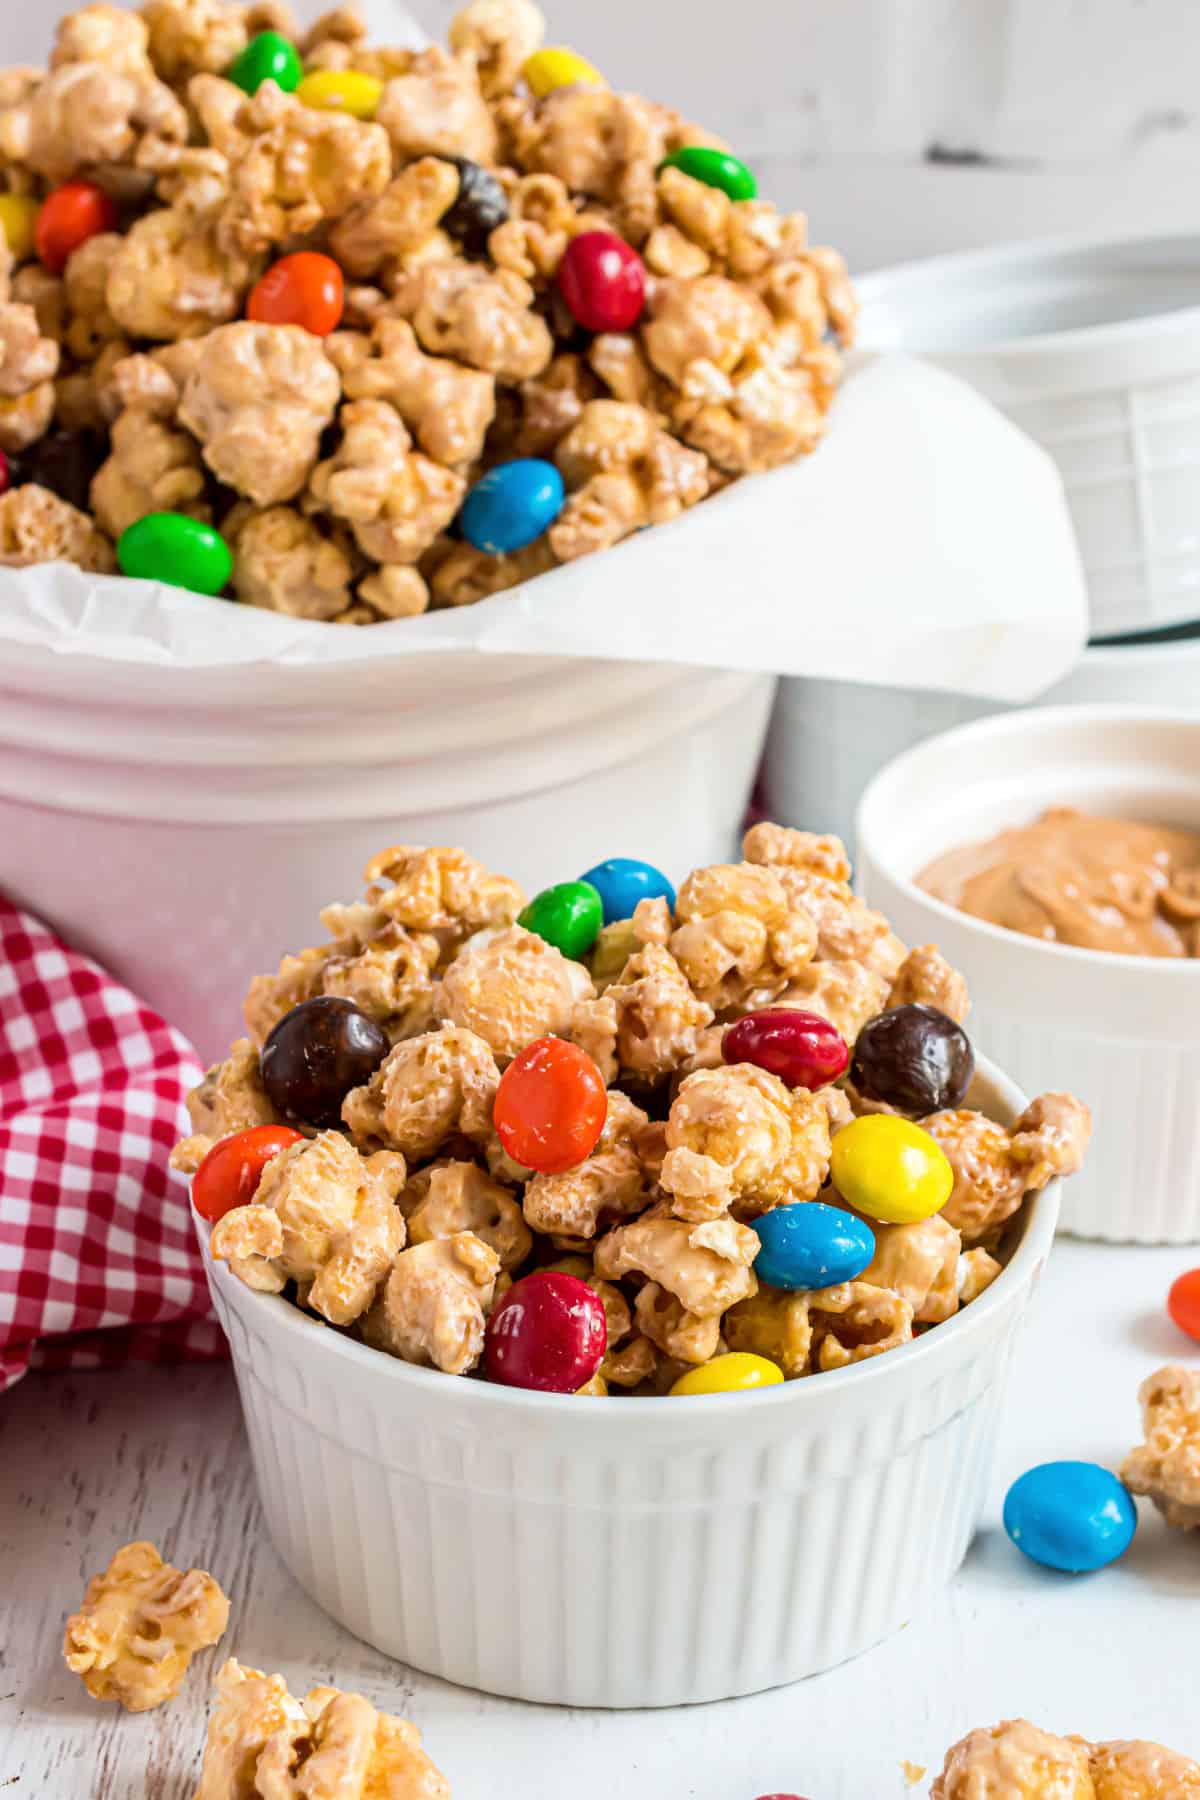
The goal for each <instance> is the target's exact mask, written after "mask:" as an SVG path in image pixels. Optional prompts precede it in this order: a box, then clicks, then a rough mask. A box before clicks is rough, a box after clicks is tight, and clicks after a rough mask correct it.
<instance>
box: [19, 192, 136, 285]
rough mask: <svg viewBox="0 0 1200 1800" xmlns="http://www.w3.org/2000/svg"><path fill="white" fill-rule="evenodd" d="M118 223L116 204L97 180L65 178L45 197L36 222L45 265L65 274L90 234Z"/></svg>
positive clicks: (109, 229) (55, 273) (95, 235)
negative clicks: (65, 179) (70, 262)
mask: <svg viewBox="0 0 1200 1800" xmlns="http://www.w3.org/2000/svg"><path fill="white" fill-rule="evenodd" d="M116 227H117V208H116V204H115V202H114V201H113V200H112V199H110V197H109V196H108V195H107V194H106V193H105V191H104V189H103V188H101V187H97V186H96V183H95V182H94V181H67V182H64V183H63V185H62V187H58V188H55V189H54V191H53V193H50V194H47V196H46V198H45V199H44V200H43V201H42V205H41V209H40V211H39V212H38V216H37V223H36V225H35V226H34V236H35V238H36V241H37V253H38V256H39V257H40V258H41V261H42V266H43V267H44V268H46V269H48V270H49V271H50V273H51V275H61V274H62V272H63V270H64V269H65V268H66V266H67V264H68V262H69V261H70V260H71V257H72V256H74V254H75V252H76V250H79V249H80V248H82V246H83V245H84V244H86V243H87V241H88V239H89V238H94V237H99V236H100V234H101V232H104V231H115V230H116Z"/></svg>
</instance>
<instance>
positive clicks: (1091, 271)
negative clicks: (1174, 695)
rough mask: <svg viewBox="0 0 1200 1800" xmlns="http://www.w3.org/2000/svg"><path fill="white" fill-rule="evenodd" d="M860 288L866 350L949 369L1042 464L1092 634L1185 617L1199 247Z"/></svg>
mask: <svg viewBox="0 0 1200 1800" xmlns="http://www.w3.org/2000/svg"><path fill="white" fill-rule="evenodd" d="M860 289H861V295H862V300H863V338H864V342H865V343H867V344H868V345H870V346H871V347H873V348H883V347H892V348H894V347H903V348H904V349H907V350H910V351H911V352H912V353H913V354H914V355H919V356H922V357H925V358H927V359H928V360H929V361H931V362H935V363H937V364H939V365H940V366H941V367H942V368H945V369H948V370H949V371H950V372H951V373H952V374H955V375H959V376H961V377H962V378H963V379H964V380H965V381H969V382H970V383H971V384H972V385H973V386H975V387H976V388H978V389H979V391H980V392H981V393H983V394H984V395H986V397H987V398H988V399H989V400H991V401H993V402H994V403H995V405H997V406H998V407H1000V408H1001V410H1002V411H1003V412H1005V413H1007V415H1008V416H1009V418H1011V419H1012V420H1013V422H1014V423H1015V424H1017V425H1019V426H1020V427H1021V428H1022V430H1024V431H1027V432H1028V433H1029V434H1030V436H1031V437H1033V438H1034V439H1036V441H1037V442H1038V443H1040V444H1041V445H1043V447H1044V448H1045V449H1046V450H1048V451H1049V453H1050V455H1051V456H1052V457H1053V458H1054V460H1055V462H1056V463H1057V465H1058V468H1059V472H1060V474H1061V475H1062V478H1063V484H1064V487H1065V489H1066V495H1067V501H1068V504H1069V506H1070V509H1071V516H1072V519H1073V521H1074V525H1075V530H1076V534H1077V536H1078V539H1079V546H1080V552H1081V554H1082V557H1083V562H1084V567H1085V570H1086V574H1087V582H1088V597H1089V601H1090V606H1091V620H1092V635H1093V636H1094V637H1106V636H1113V635H1116V634H1119V633H1127V632H1138V631H1148V630H1151V629H1154V628H1156V627H1160V626H1166V625H1172V624H1178V623H1182V622H1184V621H1187V620H1194V619H1196V617H1197V604H1196V583H1197V578H1198V576H1200V563H1198V562H1197V553H1196V536H1195V530H1194V520H1195V517H1196V510H1197V506H1198V505H1200V479H1198V477H1197V473H1196V470H1197V459H1196V445H1197V423H1196V416H1195V384H1196V379H1197V377H1198V376H1200V238H1197V236H1196V235H1195V234H1194V233H1188V234H1179V235H1177V236H1163V237H1153V238H1131V239H1125V240H1118V241H1113V242H1096V241H1095V240H1094V239H1080V238H1065V239H1061V240H1055V239H1049V240H1046V241H1044V242H1035V243H1028V244H1007V245H1002V246H1000V247H998V248H995V249H989V250H978V251H969V252H966V253H964V254H956V255H951V256H937V257H930V258H928V259H927V260H925V261H922V262H914V263H906V264H902V265H900V266H898V267H896V268H892V269H882V270H879V271H878V272H876V273H875V274H873V275H871V276H870V277H869V278H868V279H867V280H866V281H864V282H863V283H861V284H860Z"/></svg>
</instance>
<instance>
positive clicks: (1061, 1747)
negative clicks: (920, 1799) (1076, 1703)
mask: <svg viewBox="0 0 1200 1800" xmlns="http://www.w3.org/2000/svg"><path fill="white" fill-rule="evenodd" d="M929 1791H930V1796H931V1800H983V1797H984V1796H989V1797H990V1796H995V1797H996V1800H1001V1796H1003V1797H1004V1800H1009V1797H1010V1796H1011V1800H1192V1797H1193V1796H1195V1795H1200V1763H1197V1762H1193V1760H1192V1759H1191V1758H1190V1757H1188V1756H1181V1755H1180V1754H1179V1752H1178V1751H1176V1750H1168V1749H1166V1748H1165V1746H1164V1745H1162V1744H1152V1743H1148V1742H1146V1741H1145V1740H1133V1741H1125V1742H1121V1741H1117V1742H1113V1743H1103V1744H1089V1743H1088V1742H1087V1740H1086V1739H1085V1738H1081V1737H1056V1736H1055V1735H1054V1734H1053V1733H1052V1732H1049V1731H1043V1730H1042V1729H1041V1728H1040V1727H1039V1726H1037V1725H1031V1724H1030V1722H1029V1720H1028V1719H1007V1720H1005V1721H1004V1723H1003V1724H1001V1725H994V1726H992V1727H991V1729H990V1730H988V1729H983V1728H980V1729H977V1730H975V1731H970V1732H968V1733H967V1735H966V1737H964V1738H961V1739H960V1740H959V1742H958V1743H957V1744H953V1745H951V1747H950V1749H949V1750H948V1751H947V1752H946V1760H945V1765H944V1767H943V1769H942V1772H941V1774H940V1775H938V1777H937V1778H936V1780H935V1781H934V1783H933V1786H932V1787H931V1788H930V1790H929Z"/></svg>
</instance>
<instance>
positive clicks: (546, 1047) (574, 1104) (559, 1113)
mask: <svg viewBox="0 0 1200 1800" xmlns="http://www.w3.org/2000/svg"><path fill="white" fill-rule="evenodd" d="M607 1117H608V1093H607V1090H606V1089H605V1086H604V1077H603V1075H601V1073H600V1071H599V1069H598V1068H597V1067H596V1065H595V1063H594V1062H593V1061H592V1059H591V1057H590V1056H589V1055H588V1054H587V1051H586V1050H581V1049H580V1048H579V1046H578V1044H567V1043H564V1042H563V1040H562V1038H555V1037H545V1038H539V1039H538V1040H537V1042H536V1043H535V1044H528V1045H526V1047H525V1049H524V1050H522V1052H521V1054H520V1055H519V1056H518V1057H515V1058H514V1060H513V1061H512V1062H510V1063H509V1065H508V1067H507V1069H505V1071H504V1073H503V1075H502V1076H501V1077H500V1086H499V1087H498V1089H497V1090H496V1099H495V1104H494V1105H493V1107H492V1121H493V1123H494V1124H495V1127H496V1131H497V1133H498V1135H499V1138H500V1142H501V1143H502V1144H503V1146H504V1148H505V1150H506V1151H507V1152H508V1154H509V1155H510V1156H511V1157H512V1159H513V1161H514V1162H518V1163H520V1164H521V1166H522V1168H525V1169H536V1170H537V1171H538V1173H539V1174H540V1175H561V1174H562V1172H563V1170H564V1169H573V1168H574V1167H575V1165H576V1163H581V1162H582V1161H583V1159H584V1157H585V1156H589V1155H590V1154H591V1152H592V1151H593V1150H594V1149H595V1148H596V1140H597V1139H598V1138H599V1136H600V1133H601V1132H602V1131H603V1130H604V1121H605V1119H606V1118H607Z"/></svg>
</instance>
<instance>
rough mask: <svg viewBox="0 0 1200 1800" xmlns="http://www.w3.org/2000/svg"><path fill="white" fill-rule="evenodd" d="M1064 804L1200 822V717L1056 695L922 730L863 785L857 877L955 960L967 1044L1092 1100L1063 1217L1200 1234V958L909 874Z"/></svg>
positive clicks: (1099, 1225)
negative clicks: (1034, 924)
mask: <svg viewBox="0 0 1200 1800" xmlns="http://www.w3.org/2000/svg"><path fill="white" fill-rule="evenodd" d="M1064 804H1065V805H1074V806H1078V807H1080V808H1081V809H1083V810H1084V811H1094V812H1101V813H1110V814H1112V815H1113V816H1125V817H1132V818H1145V819H1153V820H1160V821H1163V822H1165V823H1168V824H1176V825H1183V826H1188V827H1191V828H1192V829H1194V830H1196V829H1200V717H1196V716H1194V715H1193V716H1190V717H1189V716H1187V715H1183V714H1177V713H1171V712H1166V711H1158V710H1154V709H1150V708H1132V707H1101V706H1079V707H1051V708H1046V709H1041V710H1034V711H1027V712H1017V713H1008V714H1001V715H999V716H997V717H994V718H989V719H981V720H979V721H977V722H976V723H974V724H970V725H964V726H962V727H960V728H959V729H958V730H956V731H950V732H945V733H943V734H942V735H941V736H939V737H935V738H931V739H929V740H928V742H926V743H923V744H921V745H919V746H918V747H917V748H915V749H912V750H909V751H908V752H907V753H906V754H905V755H903V756H901V757H899V758H898V759H897V760H896V761H895V762H892V763H890V764H889V765H888V767H887V768H885V769H884V770H883V771H882V772H881V773H880V774H879V775H878V776H876V778H875V780H874V781H873V782H872V783H871V785H870V786H869V787H868V789H867V791H866V793H865V794H864V795H863V798H862V802H861V804H860V806H859V810H858V831H857V837H858V879H859V882H860V885H861V887H862V890H863V892H864V893H865V895H866V897H867V898H868V900H869V901H870V902H871V904H872V905H873V906H877V907H879V908H880V909H881V910H882V911H883V912H885V913H886V914H887V915H888V917H889V918H890V919H891V920H892V923H893V924H894V926H895V928H896V930H897V931H898V932H899V933H900V935H901V936H902V937H904V938H906V939H907V940H908V941H909V942H910V943H929V942H936V943H938V944H940V945H941V948H942V950H943V951H944V952H945V954H946V955H947V956H948V957H949V959H950V961H951V962H952V963H954V964H955V965H956V966H957V967H958V968H960V969H962V971H963V973H964V974H965V975H966V977H967V981H968V984H969V986H970V990H971V998H972V1003H973V1006H972V1013H971V1019H970V1021H969V1024H968V1029H969V1031H970V1033H971V1036H972V1038H973V1039H974V1041H975V1042H976V1044H977V1045H978V1046H980V1047H981V1048H982V1049H983V1050H985V1051H986V1052H987V1054H988V1055H989V1056H992V1057H994V1058H995V1059H996V1060H997V1061H998V1062H1000V1063H1001V1064H1002V1065H1003V1067H1004V1068H1006V1069H1008V1070H1010V1071H1011V1073H1012V1075H1013V1077H1014V1079H1015V1080H1017V1081H1019V1082H1020V1084H1021V1086H1022V1087H1023V1088H1025V1089H1026V1090H1027V1091H1028V1092H1030V1093H1035V1094H1036V1093H1041V1092H1043V1091H1045V1090H1046V1089H1053V1088H1068V1089H1070V1090H1071V1091H1072V1092H1073V1093H1076V1094H1078V1095H1079V1096H1080V1098H1081V1099H1083V1100H1086V1101H1087V1103H1088V1104H1089V1106H1090V1107H1091V1108H1092V1112H1093V1114H1094V1116H1095V1121H1096V1131H1095V1136H1094V1138H1093V1141H1092V1145H1091V1149H1090V1152H1089V1155H1088V1160H1087V1163H1086V1165H1085V1167H1084V1170H1083V1173H1082V1174H1081V1175H1078V1176H1076V1177H1075V1179H1074V1180H1073V1181H1072V1182H1071V1183H1070V1185H1069V1187H1068V1189H1067V1192H1066V1194H1065V1197H1064V1203H1063V1212H1062V1222H1063V1228H1064V1230H1067V1231H1071V1232H1074V1233H1075V1234H1076V1235H1078V1236H1080V1237H1089V1238H1104V1239H1109V1240H1111V1241H1114V1242H1124V1243H1142V1244H1190V1243H1196V1242H1200V960H1187V961H1180V960H1176V959H1174V958H1169V959H1167V958H1155V957H1146V956H1110V955H1107V954H1105V953H1103V952H1098V951H1091V950H1077V949H1074V948H1072V947H1070V946H1064V945H1059V944H1046V943H1041V942H1039V941H1038V940H1037V939H1035V938H1030V937H1024V936H1022V935H1021V934H1019V933H1017V932H1010V931H1004V930H1001V929H999V928H998V927H997V926H994V925H989V924H987V923H985V922H984V921H983V920H980V919H974V918H971V917H969V916H968V915H967V914H965V913H961V912H958V911H956V910H955V909H954V908H952V907H949V906H945V905H943V904H942V902H941V901H939V900H934V899H933V898H931V896H930V895H928V894H926V893H923V892H922V890H921V889H920V888H918V887H917V886H916V885H915V880H914V878H915V877H916V876H917V875H918V874H919V873H920V871H921V869H923V868H924V867H925V865H926V864H927V863H929V862H930V861H931V860H932V859H933V858H934V857H936V856H938V855H939V854H940V853H941V852H942V851H945V850H949V849H952V848H953V847H955V846H956V845H959V844H965V843H970V842H972V841H975V840H978V839H982V838H987V837H989V836H991V835H992V834H993V833H994V832H997V831H1001V830H1004V829H1006V828H1007V827H1010V826H1013V825H1019V824H1025V823H1027V822H1028V821H1030V820H1031V819H1033V818H1034V817H1035V816H1036V815H1037V814H1038V813H1039V812H1041V811H1042V810H1043V808H1044V807H1046V806H1050V805H1064Z"/></svg>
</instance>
